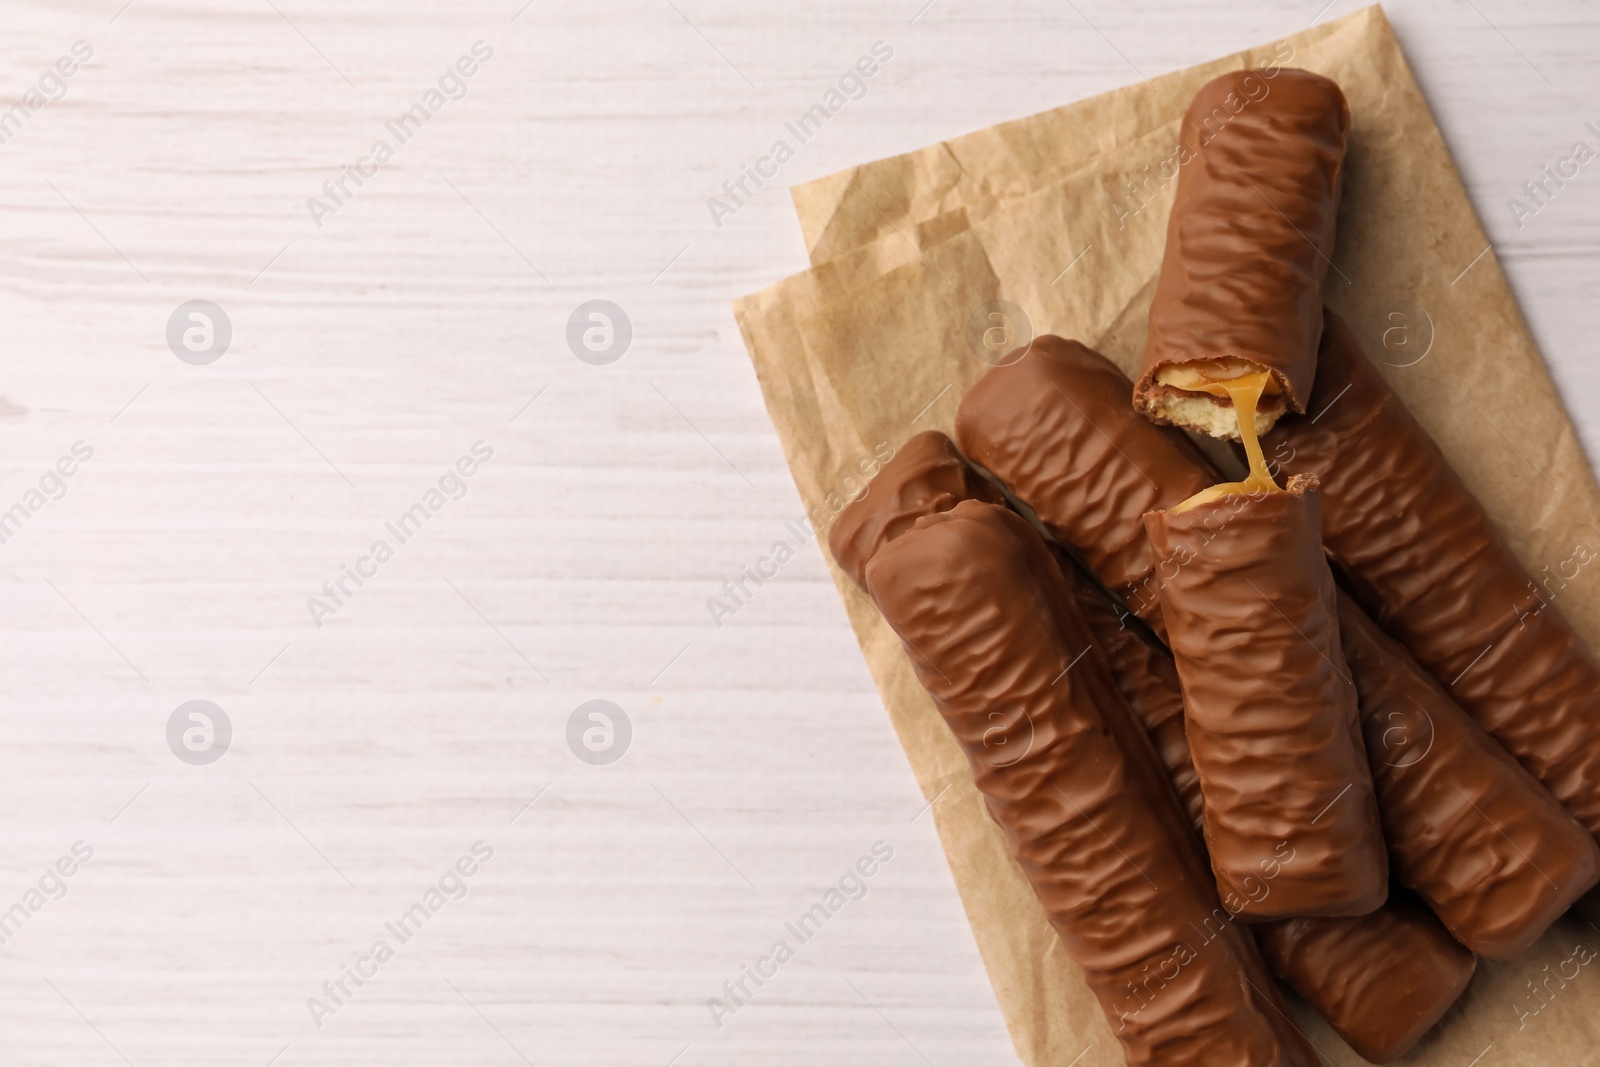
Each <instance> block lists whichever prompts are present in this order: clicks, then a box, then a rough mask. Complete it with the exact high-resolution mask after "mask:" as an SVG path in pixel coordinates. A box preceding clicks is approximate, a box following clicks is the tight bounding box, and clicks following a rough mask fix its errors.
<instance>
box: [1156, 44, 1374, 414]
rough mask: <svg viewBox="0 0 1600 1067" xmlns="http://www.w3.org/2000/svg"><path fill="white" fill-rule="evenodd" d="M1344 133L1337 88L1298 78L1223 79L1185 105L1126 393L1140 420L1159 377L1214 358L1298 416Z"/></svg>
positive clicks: (1328, 252) (1296, 74)
mask: <svg viewBox="0 0 1600 1067" xmlns="http://www.w3.org/2000/svg"><path fill="white" fill-rule="evenodd" d="M1349 134H1350V109H1349V106H1348V105H1347V104H1346V103H1345V99H1344V94H1343V93H1342V92H1340V91H1339V86H1338V85H1336V84H1335V83H1334V82H1332V81H1329V80H1328V79H1327V78H1324V77H1322V76H1321V75H1317V74H1312V73H1310V72H1308V71H1303V70H1282V71H1279V72H1278V74H1277V75H1276V76H1275V77H1272V78H1267V77H1265V75H1264V74H1263V73H1262V72H1260V71H1253V70H1240V71H1232V72H1230V73H1228V74H1224V75H1222V76H1221V77H1219V78H1216V79H1215V80H1213V81H1210V82H1208V83H1206V84H1205V85H1204V86H1202V87H1201V89H1200V91H1199V92H1198V93H1196V94H1195V98H1194V102H1193V103H1192V104H1191V105H1190V107H1189V112H1188V114H1187V115H1186V116H1185V117H1184V123H1183V130H1182V133H1181V137H1180V141H1179V162H1180V166H1179V169H1178V188H1177V194H1176V198H1175V200H1174V201H1173V205H1172V214H1171V216H1170V218H1169V219H1168V222H1167V247H1166V254H1165V256H1164V257H1163V258H1162V261H1161V274H1160V276H1159V277H1158V278H1157V280H1156V290H1155V296H1154V298H1153V300H1152V301H1151V305H1150V327H1149V335H1148V339H1147V341H1146V345H1145V352H1144V362H1143V365H1142V366H1141V368H1140V372H1139V379H1138V381H1139V384H1138V388H1137V389H1136V390H1135V391H1134V403H1135V405H1136V406H1137V407H1138V408H1139V409H1140V410H1142V411H1146V412H1149V410H1150V407H1151V393H1152V390H1153V389H1154V388H1155V385H1156V382H1155V376H1156V373H1157V371H1159V370H1160V369H1161V368H1162V367H1164V366H1167V365H1170V364H1184V363H1193V362H1196V361H1199V360H1208V359H1216V358H1219V357H1224V356H1233V357H1237V358H1240V359H1245V360H1248V361H1250V362H1251V363H1254V364H1256V365H1257V366H1259V367H1261V368H1263V369H1265V370H1268V371H1271V373H1272V376H1273V378H1274V379H1275V380H1276V382H1277V384H1278V387H1279V389H1280V390H1281V391H1282V395H1283V398H1284V400H1285V401H1286V402H1287V405H1288V408H1289V410H1291V411H1304V410H1305V404H1306V402H1307V400H1309V398H1310V396H1311V390H1312V383H1313V376H1314V375H1315V373H1316V363H1317V339H1318V336H1319V334H1320V333H1321V331H1322V281H1323V278H1324V277H1325V276H1326V275H1327V272H1328V266H1329V262H1330V257H1331V256H1332V255H1333V242H1334V231H1335V227H1336V223H1337V219H1338V213H1339V185H1340V177H1341V174H1342V172H1343V167H1344V155H1345V148H1346V145H1347V143H1348V141H1349ZM1218 402H1219V403H1221V404H1223V405H1226V404H1227V403H1228V401H1227V399H1226V398H1220V399H1218Z"/></svg>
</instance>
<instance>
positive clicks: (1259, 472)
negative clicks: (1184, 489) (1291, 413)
mask: <svg viewBox="0 0 1600 1067" xmlns="http://www.w3.org/2000/svg"><path fill="white" fill-rule="evenodd" d="M1219 362H1220V361H1219ZM1174 369H1178V368H1174ZM1190 380H1192V381H1193V382H1194V383H1195V384H1193V385H1178V383H1177V382H1171V383H1169V384H1173V385H1178V388H1180V389H1191V390H1193V391H1194V392H1197V393H1210V394H1212V395H1213V396H1227V397H1228V398H1229V399H1231V400H1232V401H1233V413H1234V417H1235V418H1236V419H1237V420H1238V423H1239V440H1240V441H1242V442H1244V454H1245V458H1247V459H1248V460H1249V461H1250V473H1249V474H1247V475H1246V476H1245V479H1244V481H1242V482H1223V483H1222V484H1221V485H1213V486H1212V487H1211V488H1209V489H1202V490H1200V491H1199V492H1198V493H1196V494H1195V495H1194V496H1192V497H1190V498H1189V499H1188V500H1185V501H1183V502H1182V503H1181V504H1178V505H1177V506H1176V507H1174V508H1173V509H1172V514H1174V515H1181V514H1183V513H1184V512H1185V511H1188V510H1189V509H1190V508H1194V507H1199V506H1200V505H1201V504H1207V503H1210V502H1211V501H1213V500H1216V499H1218V498H1220V497H1225V496H1231V495H1233V494H1235V493H1280V492H1282V491H1283V490H1282V489H1281V488H1280V487H1279V486H1278V483H1277V482H1275V481H1273V479H1272V472H1271V471H1269V470H1267V457H1266V455H1265V454H1264V453H1263V452H1262V451H1261V440H1260V439H1259V438H1258V437H1257V436H1256V405H1257V404H1259V403H1260V402H1261V397H1262V394H1263V393H1266V392H1268V391H1269V389H1271V388H1275V387H1276V386H1275V383H1274V382H1273V380H1272V375H1271V374H1270V373H1269V372H1267V371H1255V372H1253V373H1249V374H1243V375H1240V376H1238V377H1234V378H1228V379H1226V380H1223V381H1215V380H1212V379H1209V378H1206V377H1205V376H1204V375H1203V373H1197V374H1196V376H1195V377H1194V378H1192V379H1190Z"/></svg>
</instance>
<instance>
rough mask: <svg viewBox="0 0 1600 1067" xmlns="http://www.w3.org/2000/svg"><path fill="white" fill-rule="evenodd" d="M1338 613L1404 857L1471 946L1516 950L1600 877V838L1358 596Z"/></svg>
mask: <svg viewBox="0 0 1600 1067" xmlns="http://www.w3.org/2000/svg"><path fill="white" fill-rule="evenodd" d="M1339 621H1340V625H1341V627H1342V629H1343V633H1344V639H1345V642H1344V647H1345V658H1346V660H1347V661H1348V662H1349V664H1350V671H1351V674H1352V676H1353V677H1354V678H1355V681H1356V688H1357V690H1358V691H1359V694H1360V700H1361V709H1362V727H1363V729H1364V731H1365V733H1366V740H1367V755H1368V756H1369V758H1370V761H1371V765H1372V768H1373V775H1374V777H1375V779H1377V781H1378V784H1379V794H1378V796H1379V800H1380V803H1379V811H1380V813H1381V815H1382V816H1383V829H1384V835H1385V836H1386V837H1387V838H1388V841H1389V850H1390V854H1391V856H1392V857H1393V858H1394V862H1395V865H1396V867H1397V868H1398V867H1404V869H1405V870H1406V872H1407V874H1408V876H1409V879H1410V881H1412V882H1414V883H1415V884H1417V885H1418V886H1421V887H1423V888H1424V889H1425V891H1426V894H1427V901H1428V903H1429V905H1430V906H1432V908H1433V910H1434V911H1435V912H1436V913H1437V914H1438V915H1439V916H1440V918H1442V919H1443V920H1444V923H1445V925H1446V926H1447V927H1449V928H1450V930H1451V931H1452V932H1453V933H1454V934H1455V935H1456V937H1457V938H1459V939H1460V940H1461V942H1462V943H1463V944H1465V945H1466V946H1467V947H1468V948H1470V949H1472V950H1473V951H1474V952H1476V953H1477V954H1478V955H1480V956H1486V957H1488V958H1489V959H1494V960H1509V959H1514V958H1516V957H1517V956H1519V955H1521V954H1522V953H1523V952H1525V951H1527V950H1528V949H1529V948H1531V947H1532V946H1533V943H1534V942H1535V941H1537V940H1538V939H1539V936H1540V935H1541V934H1542V933H1544V931H1545V929H1546V927H1548V926H1549V925H1550V924H1551V923H1552V922H1554V921H1555V920H1556V919H1557V918H1559V917H1560V916H1561V915H1562V914H1564V913H1565V912H1566V910H1567V909H1568V908H1569V907H1571V906H1572V904H1573V903H1574V902H1575V901H1576V900H1577V899H1578V898H1579V897H1580V896H1582V895H1583V894H1584V893H1585V892H1587V891H1588V890H1589V888H1590V887H1592V886H1593V885H1594V884H1595V882H1596V880H1597V879H1600V848H1596V846H1595V842H1594V839H1593V838H1592V837H1590V836H1589V834H1588V832H1587V831H1585V830H1584V828H1583V827H1582V826H1580V825H1579V824H1578V823H1577V822H1576V821H1575V820H1574V819H1573V818H1572V817H1571V816H1570V815H1568V814H1567V812H1566V811H1565V810H1563V809H1562V807H1561V805H1560V804H1559V803H1557V801H1556V799H1555V798H1554V797H1553V796H1551V795H1550V794H1549V793H1548V792H1547V791H1546V790H1545V789H1543V788H1542V787H1541V786H1540V785H1539V783H1538V782H1536V781H1535V780H1534V779H1533V777H1532V776H1531V775H1529V774H1528V772H1527V771H1525V770H1523V769H1522V768H1521V767H1520V766H1518V765H1517V764H1516V763H1515V762H1514V761H1513V760H1511V759H1510V758H1509V757H1508V756H1507V755H1506V752H1505V750H1504V749H1502V748H1500V746H1499V745H1498V744H1497V743H1496V742H1495V740H1494V739H1493V738H1492V737H1490V736H1489V735H1488V734H1486V733H1485V732H1484V731H1483V728H1482V727H1480V726H1478V725H1477V723H1475V722H1473V721H1472V720H1471V719H1470V718H1469V717H1468V716H1467V715H1465V714H1463V713H1462V711H1461V709H1460V708H1459V707H1457V706H1456V705H1455V704H1454V703H1452V702H1451V700H1450V697H1449V695H1448V694H1446V693H1445V691H1444V690H1443V689H1442V688H1441V687H1440V686H1439V684H1438V683H1437V682H1435V681H1434V680H1433V679H1432V678H1430V677H1428V676H1427V675H1426V674H1425V673H1423V672H1422V671H1420V670H1418V669H1417V666H1416V661H1415V660H1413V659H1412V658H1411V657H1410V655H1409V654H1408V653H1407V652H1406V650H1405V649H1403V648H1401V647H1400V646H1399V645H1398V644H1397V643H1396V642H1395V641H1394V639H1393V638H1391V637H1389V636H1388V635H1387V634H1385V633H1383V631H1382V630H1380V629H1379V628H1378V626H1377V624H1376V623H1374V622H1373V621H1372V620H1371V619H1369V618H1367V616H1366V615H1365V613H1363V612H1362V610H1361V609H1360V608H1359V607H1357V606H1356V604H1355V602H1354V601H1353V600H1351V599H1350V598H1349V597H1343V598H1341V602H1340V605H1339ZM1508 846H1509V847H1508Z"/></svg>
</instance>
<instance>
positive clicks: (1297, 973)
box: [1073, 580, 1478, 1063]
mask: <svg viewBox="0 0 1600 1067" xmlns="http://www.w3.org/2000/svg"><path fill="white" fill-rule="evenodd" d="M1073 593H1074V595H1075V596H1076V598H1077V602H1078V606H1079V608H1080V609H1081V610H1082V611H1083V617H1084V619H1085V620H1087V621H1088V623H1089V628H1090V630H1091V631H1093V633H1094V636H1095V640H1096V641H1097V642H1098V643H1099V645H1100V647H1101V648H1102V649H1104V650H1105V653H1106V659H1107V661H1108V662H1109V663H1110V665H1111V670H1112V673H1113V674H1115V675H1116V676H1117V682H1118V685H1119V686H1121V688H1122V692H1123V694H1124V695H1125V696H1127V698H1128V703H1129V705H1130V706H1132V708H1133V710H1134V714H1135V715H1136V716H1138V718H1139V720H1140V721H1141V722H1142V723H1143V724H1144V727H1145V730H1146V731H1147V732H1148V733H1149V734H1150V740H1151V741H1152V742H1153V743H1154V744H1155V747H1156V752H1157V753H1158V754H1159V756H1160V758H1161V762H1162V764H1163V765H1164V766H1165V767H1166V768H1167V774H1168V775H1169V776H1170V777H1171V779H1172V783H1173V785H1174V786H1176V787H1177V788H1178V791H1179V795H1180V796H1181V797H1182V798H1183V806H1184V810H1185V811H1186V812H1187V813H1188V815H1189V819H1190V821H1191V822H1192V823H1193V824H1194V827H1195V830H1196V831H1199V830H1200V829H1201V827H1202V825H1203V808H1202V801H1201V799H1200V788H1199V778H1198V776H1197V775H1196V774H1195V770H1194V762H1193V760H1192V759H1191V758H1190V756H1189V743H1188V740H1187V738H1186V737H1185V736H1184V729H1183V694H1182V692H1181V691H1180V689H1179V687H1178V673H1177V670H1176V668H1174V667H1173V664H1172V658H1171V657H1170V656H1169V655H1167V653H1166V652H1165V651H1164V650H1162V649H1159V648H1156V647H1155V646H1154V644H1153V643H1152V642H1151V641H1150V640H1148V639H1145V638H1141V637H1140V636H1139V635H1138V634H1137V633H1135V632H1134V631H1133V630H1131V629H1128V628H1126V627H1124V626H1123V625H1122V622H1123V620H1120V619H1119V618H1118V609H1117V607H1116V605H1114V604H1112V603H1111V601H1110V597H1109V595H1108V594H1106V593H1105V592H1104V591H1103V590H1101V589H1100V588H1099V587H1098V586H1095V587H1092V588H1091V586H1090V583H1088V582H1086V581H1082V580H1079V581H1077V582H1076V583H1075V584H1074V587H1073ZM1250 931H1251V933H1252V934H1254V935H1255V939H1256V944H1257V945H1258V946H1259V947H1260V949H1261V956H1262V958H1263V959H1264V960H1266V962H1267V967H1268V969H1269V970H1271V971H1272V973H1273V974H1275V975H1277V976H1278V977H1279V978H1280V979H1282V980H1283V981H1285V982H1287V983H1288V984H1289V985H1290V986H1291V987H1292V988H1293V989H1294V991H1295V992H1297V993H1299V994H1300V995H1301V996H1302V997H1304V998H1305V999H1306V1001H1307V1002H1308V1003H1309V1004H1310V1005H1311V1006H1312V1007H1313V1008H1315V1009H1316V1010H1317V1012H1318V1014H1320V1015H1321V1016H1322V1017H1323V1018H1324V1019H1326V1020H1327V1021H1328V1024H1329V1025H1330V1026H1332V1027H1333V1028H1334V1030H1336V1031H1338V1033H1339V1036H1340V1037H1342V1038H1344V1040H1345V1043H1346V1044H1348V1045H1349V1046H1350V1047H1351V1048H1353V1049H1355V1050H1356V1051H1357V1052H1359V1053H1360V1054H1361V1055H1362V1056H1363V1057H1364V1058H1366V1059H1368V1060H1370V1061H1372V1062H1373V1063H1388V1062H1389V1061H1391V1060H1393V1059H1396V1058H1398V1057H1399V1056H1402V1055H1404V1054H1405V1053H1406V1052H1407V1051H1408V1050H1409V1049H1410V1048H1411V1047H1412V1046H1413V1045H1415V1044H1416V1043H1417V1041H1418V1040H1420V1039H1421V1037H1422V1035H1423V1034H1425V1033H1427V1032H1428V1031H1429V1030H1430V1029H1432V1028H1433V1026H1434V1024H1435V1023H1437V1022H1438V1021H1439V1020H1440V1019H1441V1018H1443V1017H1444V1013H1445V1012H1447V1011H1449V1010H1450V1006H1451V1005H1452V1004H1454V1003H1455V1002H1456V1001H1457V1000H1458V999H1459V998H1460V996H1461V993H1462V991H1463V990H1464V989H1466V985H1467V981H1468V979H1470V978H1471V977H1472V973H1473V971H1475V970H1476V969H1477V966H1478V962H1477V957H1475V956H1474V955H1473V954H1472V952H1471V951H1469V950H1468V949H1466V948H1464V947H1463V946H1462V945H1461V944H1460V943H1459V942H1457V941H1456V939H1455V938H1453V937H1451V936H1450V933H1449V931H1447V930H1446V929H1445V928H1444V925H1443V924H1442V923H1440V922H1439V920H1438V919H1437V918H1435V917H1434V914H1433V912H1431V911H1429V910H1428V909H1427V908H1423V907H1419V906H1418V905H1417V904H1416V902H1415V901H1414V900H1413V899H1412V898H1411V897H1410V895H1409V893H1407V891H1406V890H1404V889H1393V890H1391V891H1390V893H1389V899H1388V900H1387V901H1385V902H1384V905H1383V907H1381V908H1379V909H1378V910H1376V911H1374V912H1371V913H1370V914H1367V915H1357V916H1352V917H1347V918H1329V917H1318V918H1297V919H1279V920H1276V921H1274V922H1264V923H1256V924H1254V925H1253V926H1251V928H1250Z"/></svg>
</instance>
